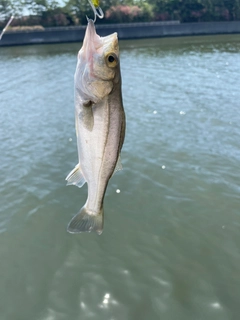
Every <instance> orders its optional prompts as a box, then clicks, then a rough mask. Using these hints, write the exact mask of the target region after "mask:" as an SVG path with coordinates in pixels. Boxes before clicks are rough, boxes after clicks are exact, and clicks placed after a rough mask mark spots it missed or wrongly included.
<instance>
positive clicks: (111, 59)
mask: <svg viewBox="0 0 240 320" xmlns="http://www.w3.org/2000/svg"><path fill="white" fill-rule="evenodd" d="M106 61H107V65H108V66H109V67H110V68H114V67H116V65H117V64H118V58H117V56H116V54H115V53H109V54H108V55H107V56H106Z"/></svg>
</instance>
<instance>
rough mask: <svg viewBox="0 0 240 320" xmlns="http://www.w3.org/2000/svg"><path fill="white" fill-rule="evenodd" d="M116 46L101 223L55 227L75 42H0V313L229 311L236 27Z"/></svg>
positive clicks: (68, 155)
mask: <svg viewBox="0 0 240 320" xmlns="http://www.w3.org/2000/svg"><path fill="white" fill-rule="evenodd" d="M120 47H121V68H122V78H123V97H124V106H125V111H126V116H127V132H126V140H125V144H124V147H123V151H122V163H123V167H124V170H123V171H121V172H119V173H116V174H115V176H114V177H113V178H112V179H111V180H110V182H109V186H108V189H107V193H106V197H105V227H104V232H103V234H102V235H101V236H98V235H95V234H80V235H70V234H68V233H67V232H66V226H67V224H68V222H69V220H70V219H71V217H72V216H73V215H74V214H75V213H76V212H77V211H78V210H79V209H80V208H81V207H82V205H83V204H84V203H85V200H86V197H87V188H86V186H85V187H84V188H82V189H78V188H76V187H74V186H69V187H66V185H65V180H64V179H65V177H66V175H67V174H68V173H69V171H70V170H71V169H72V168H73V167H74V166H75V165H76V163H77V147H76V138H75V129H74V105H73V74H74V71H75V66H76V54H77V51H78V49H79V48H80V44H61V45H60V44H59V45H47V46H42V45H39V46H26V47H9V48H1V49H0V111H1V116H0V139H1V143H0V195H1V197H0V275H1V277H0V320H85V319H86V320H87V319H97V320H155V319H160V320H215V319H216V320H228V319H229V320H230V319H231V320H232V319H234V320H235V319H239V314H240V303H239V302H240V232H239V228H240V125H239V122H240V80H239V72H240V53H239V52H240V35H233V36H229V35H228V36H214V37H212V36H208V37H188V38H171V39H154V40H153V39H151V40H141V41H126V42H121V43H120ZM117 189H119V190H120V193H117V192H116V190H117Z"/></svg>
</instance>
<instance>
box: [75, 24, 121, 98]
mask: <svg viewBox="0 0 240 320" xmlns="http://www.w3.org/2000/svg"><path fill="white" fill-rule="evenodd" d="M119 81H120V65H119V47H118V38H117V33H116V32H115V33H113V34H110V35H108V36H106V37H100V36H99V35H98V34H97V33H96V29H95V25H94V22H93V21H92V20H89V21H88V25H87V29H86V33H85V37H84V41H83V45H82V48H81V50H80V51H79V53H78V64H77V69H76V73H75V86H76V88H78V89H79V90H80V91H81V94H83V95H84V97H85V100H92V101H93V102H96V101H99V100H100V99H102V98H104V97H105V96H106V95H108V94H109V93H110V92H111V91H112V89H113V86H114V84H115V83H117V82H119Z"/></svg>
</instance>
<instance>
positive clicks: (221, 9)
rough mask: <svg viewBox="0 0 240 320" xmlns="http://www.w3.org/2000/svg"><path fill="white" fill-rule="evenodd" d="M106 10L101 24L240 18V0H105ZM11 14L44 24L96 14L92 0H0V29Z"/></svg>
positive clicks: (28, 22) (72, 21) (25, 22)
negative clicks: (91, 5) (93, 10)
mask: <svg viewBox="0 0 240 320" xmlns="http://www.w3.org/2000/svg"><path fill="white" fill-rule="evenodd" d="M100 5H101V8H102V10H103V12H104V13H105V17H104V19H102V20H99V19H98V23H105V24H106V23H123V22H146V21H164V20H180V21H181V22H201V21H231V20H240V0H147V1H145V0H120V1H117V0H101V1H100ZM11 15H14V16H15V19H14V20H13V23H12V25H13V26H14V25H16V26H17V25H18V26H26V25H28V26H33V25H41V26H43V27H56V26H74V25H82V24H86V15H87V16H88V17H93V12H92V9H91V7H90V5H89V3H88V0H65V2H61V5H60V3H59V2H58V1H56V0H0V28H2V27H3V26H4V24H5V23H6V21H7V20H8V19H9V18H10V16H11Z"/></svg>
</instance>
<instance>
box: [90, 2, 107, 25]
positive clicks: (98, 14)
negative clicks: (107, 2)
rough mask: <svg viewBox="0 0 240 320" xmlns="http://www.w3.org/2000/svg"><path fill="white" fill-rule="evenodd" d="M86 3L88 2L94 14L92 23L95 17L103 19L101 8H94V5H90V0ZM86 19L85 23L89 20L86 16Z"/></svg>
mask: <svg viewBox="0 0 240 320" xmlns="http://www.w3.org/2000/svg"><path fill="white" fill-rule="evenodd" d="M88 2H89V4H90V6H91V8H92V9H93V13H94V20H93V22H94V23H95V22H96V19H97V17H98V18H99V19H102V18H103V17H104V13H103V11H102V8H101V7H99V6H98V5H97V6H95V5H94V4H93V3H92V1H91V0H88ZM86 17H87V21H88V20H89V18H88V16H86Z"/></svg>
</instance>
